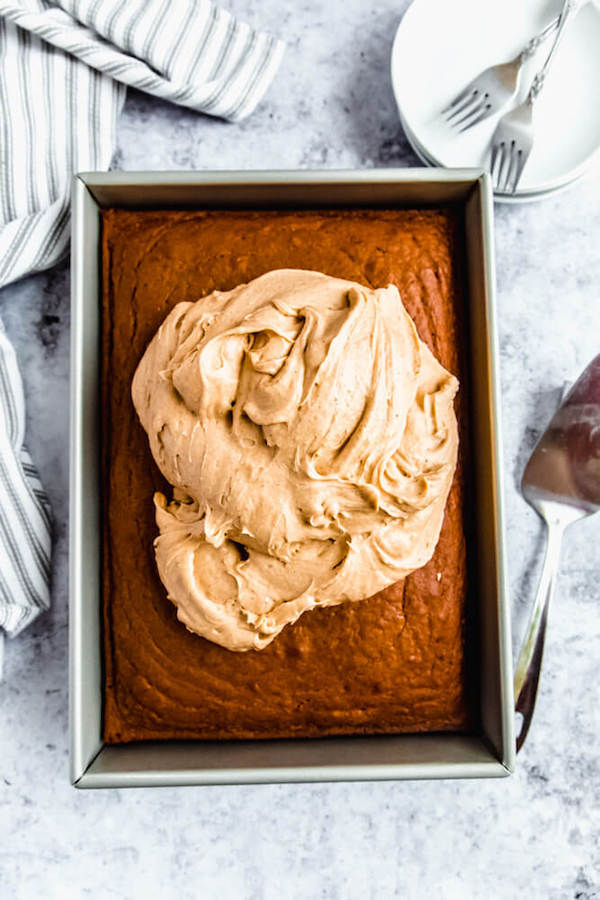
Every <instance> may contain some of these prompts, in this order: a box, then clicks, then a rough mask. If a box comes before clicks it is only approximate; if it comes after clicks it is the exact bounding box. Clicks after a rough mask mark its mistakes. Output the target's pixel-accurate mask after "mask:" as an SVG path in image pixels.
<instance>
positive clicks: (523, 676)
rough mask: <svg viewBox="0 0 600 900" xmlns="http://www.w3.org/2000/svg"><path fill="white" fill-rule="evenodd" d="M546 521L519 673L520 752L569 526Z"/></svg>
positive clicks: (533, 707) (557, 520)
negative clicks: (538, 572) (543, 554)
mask: <svg viewBox="0 0 600 900" xmlns="http://www.w3.org/2000/svg"><path fill="white" fill-rule="evenodd" d="M545 521H546V526H547V543H546V555H545V557H544V565H543V568H542V574H541V577H540V583H539V586H538V590H537V594H536V597H535V603H534V605H533V610H532V612H531V618H530V619H529V625H528V627H527V635H526V637H525V640H524V641H523V646H522V648H521V653H520V654H519V661H518V662H517V669H516V672H515V682H514V686H515V712H518V713H521V715H522V716H523V720H522V723H521V730H520V731H519V733H518V735H517V753H518V752H519V750H520V749H521V747H522V746H523V744H524V743H525V738H526V737H527V732H528V731H529V726H530V725H531V720H532V718H533V710H534V709H535V700H536V697H537V690H538V684H539V680H540V672H541V668H542V657H543V654H544V641H545V638H546V625H547V622H548V608H549V606H550V601H551V600H552V596H553V594H554V587H555V584H556V573H557V572H558V563H559V559H560V547H561V543H562V537H563V533H564V530H565V527H566V523H564V522H562V521H561V520H560V519H554V520H549V519H545Z"/></svg>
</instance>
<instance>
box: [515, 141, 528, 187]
mask: <svg viewBox="0 0 600 900" xmlns="http://www.w3.org/2000/svg"><path fill="white" fill-rule="evenodd" d="M526 162H527V156H526V155H525V154H524V153H523V150H521V149H519V151H518V153H517V166H516V172H515V179H514V183H513V189H512V193H513V194H514V193H515V191H516V190H517V187H518V186H519V182H520V180H521V175H522V174H523V169H524V168H525V163H526Z"/></svg>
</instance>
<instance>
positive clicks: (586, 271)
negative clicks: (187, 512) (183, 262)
mask: <svg viewBox="0 0 600 900" xmlns="http://www.w3.org/2000/svg"><path fill="white" fill-rule="evenodd" d="M228 5H229V6H230V8H232V9H233V10H234V11H236V12H238V13H239V14H240V15H245V16H246V17H247V18H248V19H250V20H253V21H254V22H255V23H256V24H259V25H262V26H264V27H271V28H272V29H273V30H275V31H276V32H277V33H278V34H280V35H281V36H282V37H284V38H286V39H287V40H288V42H289V48H288V51H287V54H286V57H285V59H284V63H283V66H282V69H281V70H280V72H279V75H278V78H277V80H276V82H275V84H274V85H273V87H272V89H271V91H270V93H269V95H268V97H267V99H266V100H265V101H264V102H263V104H262V105H261V106H260V108H259V109H258V110H257V111H256V113H255V114H254V115H253V116H252V117H251V118H250V119H249V120H247V121H246V122H243V123H241V124H240V125H235V126H234V125H227V124H224V123H221V122H217V121H212V120H208V119H205V118H201V117H200V116H197V115H194V114H192V113H189V112H187V111H185V110H179V109H175V108H173V107H170V106H168V105H166V104H164V103H161V102H158V101H155V100H152V99H150V98H148V97H145V96H143V95H141V94H134V95H131V96H130V97H129V99H128V101H127V104H126V108H125V112H124V114H123V117H122V119H121V123H120V129H119V145H118V148H117V151H116V154H115V158H114V167H116V168H125V169H136V168H165V169H166V168H198V169H208V168H270V167H273V168H287V167H289V168H303V167H321V166H322V167H333V168H339V167H353V168H355V167H365V166H376V165H383V166H386V165H411V166H412V165H416V164H417V160H416V159H415V157H414V156H413V155H412V153H411V151H410V149H409V147H408V145H407V143H406V140H405V138H404V136H403V134H402V132H401V130H400V128H399V126H398V123H397V117H396V113H395V109H394V103H393V98H392V94H391V88H390V85H389V78H388V59H389V52H390V47H391V40H392V36H393V30H394V28H395V25H396V23H397V21H398V19H399V16H400V13H401V12H402V9H403V8H404V5H405V3H404V2H400V3H396V2H394V0H382V2H379V3H377V4H373V5H371V6H370V7H369V5H367V4H364V3H362V2H361V0H330V2H328V3H327V4H325V3H322V2H317V0H312V2H306V0H302V2H300V0H298V2H296V3H295V4H290V5H288V9H287V11H284V12H282V4H279V3H275V2H274V0H269V2H267V0H264V2H263V3H262V4H261V7H262V8H261V9H257V8H256V4H251V3H250V0H232V2H230V3H229V4H228ZM283 6H285V5H283ZM496 214H497V218H496V225H497V268H498V287H499V318H500V334H501V346H502V354H501V364H502V388H503V414H504V450H505V467H506V471H505V476H506V501H507V504H506V505H507V516H508V525H509V527H508V564H509V575H510V587H511V592H512V601H511V602H512V610H513V622H514V632H515V635H514V639H515V648H516V644H517V641H518V638H519V637H520V634H521V632H522V629H523V627H524V623H525V619H526V614H527V608H528V605H529V604H530V602H531V599H532V592H533V590H534V588H535V582H536V578H537V574H538V571H539V563H540V550H541V528H540V524H539V522H538V520H537V519H536V517H535V514H534V513H533V512H531V511H530V510H529V509H528V508H527V507H526V506H525V504H524V502H523V501H522V500H521V498H520V495H519V493H518V490H517V482H518V478H519V474H520V471H521V469H522V466H523V464H524V461H525V459H526V456H527V453H528V451H529V449H530V448H531V447H532V445H533V443H534V442H535V439H536V436H537V435H538V433H539V429H540V428H542V427H543V426H544V424H545V422H546V421H547V419H548V417H549V416H550V414H551V412H552V410H553V405H554V403H555V401H556V398H557V396H558V393H559V389H560V386H561V385H562V383H563V382H564V380H565V379H573V378H574V377H576V375H577V374H578V373H579V370H580V369H581V368H582V367H583V366H584V365H585V364H586V363H587V362H588V361H589V359H591V357H592V356H593V355H594V354H595V353H596V352H598V351H600V325H599V322H600V298H599V295H598V285H599V284H600V249H599V247H600V181H599V179H598V177H597V176H594V175H592V176H590V177H588V178H587V179H586V180H585V181H584V182H582V183H580V184H578V185H577V186H575V187H574V188H573V189H572V190H570V191H568V192H567V193H564V194H561V195H559V196H556V197H555V198H551V199H548V200H545V201H544V202H543V203H536V204H532V205H529V206H522V207H510V208H506V207H497V209H496ZM68 290H69V276H68V269H67V267H66V265H62V266H59V267H58V268H57V269H55V270H54V271H52V272H50V273H47V274H45V275H41V276H36V277H34V278H30V279H27V280H26V281H23V282H21V283H19V284H16V285H13V286H11V287H9V288H6V289H5V290H4V291H2V292H0V315H1V316H2V317H3V319H4V321H5V323H6V326H7V329H8V331H9V334H10V336H11V337H12V338H13V340H14V342H15V344H16V346H17V350H18V354H19V358H20V361H21V365H22V370H23V375H24V380H25V385H26V391H27V399H28V409H27V412H28V420H29V430H28V440H29V445H30V448H31V451H32V454H33V456H34V458H35V459H36V461H37V462H38V464H39V467H40V469H41V474H42V477H43V479H44V482H45V484H46V486H47V487H48V490H49V493H50V497H51V500H52V505H53V509H54V514H55V517H56V523H57V542H56V550H55V558H54V573H55V574H54V605H53V608H52V611H51V612H50V613H49V614H48V615H45V616H44V617H42V618H40V619H39V620H38V622H37V623H36V624H35V625H34V626H33V627H32V628H31V629H30V630H29V631H28V632H27V633H25V634H24V635H22V636H21V637H20V638H18V639H17V640H15V641H13V642H9V643H8V645H7V648H6V666H5V682H4V683H3V684H2V685H0V748H1V752H0V759H1V770H0V896H1V897H17V898H27V900H29V898H34V897H43V898H49V897H60V898H61V900H62V898H70V897H80V896H93V897H112V896H114V897H119V898H121V897H127V898H129V897H136V898H137V897H140V898H141V897H144V898H147V897H155V896H156V897H177V898H179V897H181V898H187V897H198V896H202V897H219V898H228V897H248V898H263V897H266V898H271V897H272V898H279V897H281V896H293V897H299V898H311V900H312V898H315V897H324V898H338V897H339V898H345V897H349V898H363V897H374V898H375V897H377V898H379V897H389V896H399V897H403V898H406V897H407V898H411V897H421V896H427V894H429V895H431V896H435V897H437V896H440V897H444V898H460V900H462V898H489V897H493V898H512V897H515V896H517V895H521V894H523V895H524V896H526V897H531V898H538V897H539V898H544V900H558V898H573V900H575V898H578V900H591V898H597V897H600V871H599V869H600V850H599V840H600V812H599V809H600V802H599V801H600V772H599V764H598V754H597V745H598V740H599V738H600V713H599V706H598V696H597V693H598V692H597V681H596V678H597V665H598V657H599V654H600V617H599V616H598V601H599V600H600V587H599V584H600V555H599V553H598V543H599V538H600V522H593V521H592V522H588V523H585V524H582V525H578V526H575V527H574V528H573V530H572V532H571V533H570V534H568V535H567V542H566V546H565V549H564V555H563V560H562V563H563V564H562V573H561V576H560V580H559V585H558V596H557V602H556V604H555V606H554V609H553V610H552V613H551V621H550V633H549V638H548V645H547V658H546V659H547V665H546V671H545V673H544V678H543V682H542V686H541V693H540V697H539V702H538V709H537V712H536V717H535V720H534V724H533V727H532V731H531V735H530V737H529V739H528V742H527V744H526V747H525V749H524V751H523V753H522V754H521V755H520V757H519V759H518V769H517V772H516V774H515V775H514V776H513V777H512V778H511V779H507V780H502V781H499V782H455V783H453V782H445V783H409V784H359V785H351V784H350V785H322V786H273V787H252V788H204V789H203V788H188V789H158V790H154V791H148V790H139V791H129V792H125V791H105V792H100V793H79V792H77V791H75V790H74V789H73V788H71V787H70V786H69V784H68V779H67V575H66V562H67V553H66V535H67V494H68V483H67V469H68V440H67V431H68V377H69V362H68V341H69V308H68V307H69V299H68Z"/></svg>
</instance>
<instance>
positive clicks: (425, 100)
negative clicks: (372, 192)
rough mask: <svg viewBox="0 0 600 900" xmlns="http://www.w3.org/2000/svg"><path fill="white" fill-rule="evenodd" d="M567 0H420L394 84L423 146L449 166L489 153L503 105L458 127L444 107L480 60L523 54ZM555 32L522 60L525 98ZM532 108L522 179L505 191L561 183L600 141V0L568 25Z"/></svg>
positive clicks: (399, 37)
mask: <svg viewBox="0 0 600 900" xmlns="http://www.w3.org/2000/svg"><path fill="white" fill-rule="evenodd" d="M561 6H562V3H561V0H452V2H448V0H414V2H413V4H412V6H410V8H409V9H408V11H407V12H406V14H405V16H404V18H403V19H402V22H401V23H400V26H399V27H398V31H397V33H396V38H395V40H394V47H393V51H392V84H393V87H394V93H395V96H396V102H397V104H398V109H399V112H400V117H401V119H402V123H403V125H404V127H405V130H406V132H407V137H408V138H409V140H410V141H411V143H412V144H413V147H414V149H415V150H416V151H417V153H418V155H419V156H421V157H422V158H424V160H425V161H427V162H429V164H431V165H438V166H447V167H455V166H458V167H464V166H467V167H468V166H479V165H485V164H486V163H487V161H488V152H489V142H490V138H491V136H492V134H493V131H494V128H495V127H496V122H497V120H498V118H499V116H500V115H502V112H501V113H498V114H497V115H496V116H491V117H490V118H489V119H487V120H485V121H484V122H481V123H479V125H476V126H475V127H474V128H471V129H469V131H466V132H464V133H463V134H458V133H457V132H455V131H453V130H452V129H450V128H449V127H448V126H447V125H446V123H445V122H444V119H443V117H442V115H441V111H442V110H443V109H444V107H445V106H447V105H448V103H450V101H451V100H452V99H453V98H454V97H455V96H456V95H457V94H458V93H459V91H460V90H461V89H462V88H463V87H464V86H465V84H467V83H468V82H469V81H470V80H471V79H472V78H473V77H474V76H475V75H477V74H478V72H480V71H482V69H485V68H486V67H487V66H490V65H493V64H494V63H497V62H505V61H506V60H508V59H511V58H513V57H514V56H516V54H517V53H518V52H519V50H521V49H522V48H523V46H524V45H525V44H526V43H527V41H528V40H529V38H530V37H532V36H533V35H535V34H537V33H538V32H539V31H541V30H542V28H544V26H545V25H546V24H547V23H548V22H550V21H551V20H552V19H553V18H554V17H555V16H556V15H557V14H558V12H559V11H560V8H561ZM551 40H552V38H550V39H549V42H546V44H544V45H543V47H542V48H541V49H540V50H539V51H538V54H537V55H536V56H535V57H534V58H533V59H531V60H529V61H528V63H527V65H526V67H524V69H523V77H522V80H521V92H520V98H521V97H524V96H525V95H526V93H527V90H528V89H529V85H530V83H531V80H532V78H533V75H534V73H535V72H536V71H537V69H539V68H540V67H541V65H542V64H543V61H544V59H545V53H547V52H548V49H549V47H550V41H551ZM520 98H519V99H520ZM534 117H535V118H534V121H535V130H536V140H535V143H534V147H533V150H532V153H531V156H530V157H529V160H528V162H527V165H526V167H525V170H524V172H523V176H522V178H521V183H520V185H519V189H518V191H517V192H516V194H515V195H510V196H509V195H506V194H504V195H497V196H498V199H509V200H512V201H513V202H514V201H518V200H530V199H541V197H542V196H544V195H546V194H548V193H554V191H555V190H557V189H559V188H563V187H565V186H567V185H568V184H570V183H571V182H573V181H574V180H575V179H576V178H578V177H579V176H580V175H582V174H583V172H584V171H585V170H586V169H587V167H588V166H589V164H590V163H591V162H592V160H593V157H594V155H595V154H596V153H597V152H598V150H599V149H600V10H599V9H598V7H597V6H596V5H595V4H594V3H588V4H587V5H585V6H584V7H583V8H582V9H580V11H579V12H578V14H577V16H576V18H575V20H574V21H573V22H572V23H571V24H570V25H569V26H568V31H567V33H566V35H565V36H564V38H563V41H562V43H561V45H560V47H559V48H558V51H557V54H556V58H555V60H554V63H553V65H552V68H551V70H550V73H549V75H548V78H547V80H546V85H545V87H544V90H543V92H542V94H541V95H540V97H539V100H538V101H537V103H536V106H535V111H534ZM533 195H536V196H533Z"/></svg>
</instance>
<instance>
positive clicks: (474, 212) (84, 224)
mask: <svg viewBox="0 0 600 900" xmlns="http://www.w3.org/2000/svg"><path fill="white" fill-rule="evenodd" d="M446 204H459V205H461V206H462V207H463V209H464V222H465V244H466V255H467V265H466V277H467V281H468V284H467V304H468V319H469V331H470V335H469V340H468V360H467V365H468V368H469V382H470V388H471V397H470V403H471V429H472V443H473V451H474V452H473V455H472V459H473V461H472V470H471V471H470V473H469V475H470V477H471V479H473V481H474V485H475V492H476V503H475V504H474V513H473V514H474V516H475V522H474V527H473V534H474V540H475V543H476V546H475V548H471V549H472V551H473V552H472V557H473V559H474V560H475V566H474V568H475V573H474V578H475V581H476V584H475V585H474V591H473V594H474V605H475V607H476V620H477V635H478V648H477V653H478V659H479V662H478V666H477V670H476V677H477V678H478V680H479V684H478V694H479V703H480V721H481V727H480V731H479V733H477V734H472V735H459V734H423V735H397V736H372V737H348V738H324V739H320V740H314V739H311V740H305V739H297V740H288V741H281V740H277V741H273V740H269V741H228V742H218V741H217V742H215V741H210V742H209V741H169V742H143V743H142V742H140V743H137V744H124V745H106V744H104V743H103V741H102V678H103V673H102V630H101V577H100V575H101V563H102V528H101V482H100V455H101V450H102V448H101V446H100V442H99V408H100V404H99V391H100V370H99V362H100V359H99V354H100V333H101V302H102V294H101V290H100V288H101V285H100V272H101V240H100V238H101V234H100V210H101V209H103V208H106V207H124V208H128V209H157V208H160V207H163V208H170V209H173V208H197V209H206V208H210V207H212V208H219V207H221V208H227V209H234V208H240V209H241V208H256V209H268V208H273V209H278V208H286V207H287V208H294V207H295V208H305V209H306V208H310V207H313V208H315V207H316V208H327V207H360V206H362V207H377V206H380V207H388V208H389V207H394V206H402V207H412V208H414V207H427V206H430V207H431V206H439V205H446ZM72 206H73V237H72V251H71V252H72V319H71V334H72V344H71V385H72V387H71V472H70V485H71V509H70V552H71V557H70V621H69V631H70V647H69V679H70V728H71V741H70V744H71V750H70V753H71V758H70V762H71V766H70V768H71V780H72V783H73V784H74V785H76V786H77V787H80V788H101V787H133V786H159V785H184V784H246V783H259V782H289V781H352V780H382V779H386V780H396V779H408V778H411V779H416V778H420V779H423V778H483V777H486V778H489V777H502V776H505V775H508V774H509V773H510V772H511V771H512V769H513V766H514V758H515V738H514V723H513V694H512V666H511V652H510V647H511V642H510V619H509V608H508V599H507V592H506V577H505V570H504V559H503V517H502V462H501V445H500V418H499V417H500V400H499V372H498V346H497V335H496V308H495V298H494V262H493V230H492V216H493V200H492V192H491V188H490V182H489V177H488V175H487V174H485V173H484V172H482V171H481V170H478V169H448V170H444V169H384V170H377V169H375V170H373V169H371V170H367V171H322V172H298V171H294V172H143V173H142V172H110V173H93V172H92V173H83V174H79V175H76V176H75V178H74V181H73V198H72Z"/></svg>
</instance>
